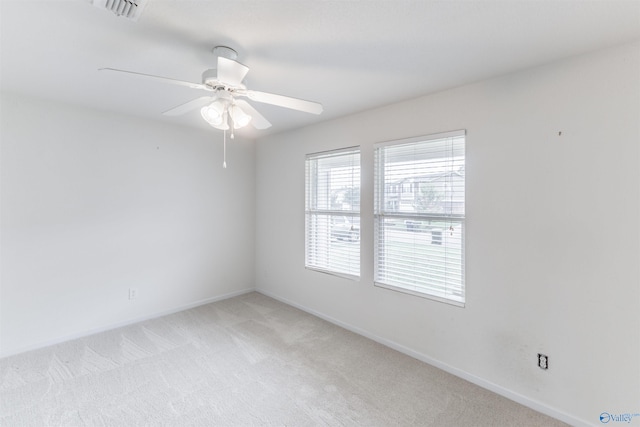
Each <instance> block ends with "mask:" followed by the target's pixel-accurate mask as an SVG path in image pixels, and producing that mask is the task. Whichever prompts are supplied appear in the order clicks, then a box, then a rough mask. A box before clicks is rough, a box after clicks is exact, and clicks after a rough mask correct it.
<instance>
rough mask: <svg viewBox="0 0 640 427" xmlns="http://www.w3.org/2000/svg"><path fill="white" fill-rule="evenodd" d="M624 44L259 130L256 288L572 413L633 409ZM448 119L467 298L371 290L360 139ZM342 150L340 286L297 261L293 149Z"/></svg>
mask: <svg viewBox="0 0 640 427" xmlns="http://www.w3.org/2000/svg"><path fill="white" fill-rule="evenodd" d="M639 52H640V45H638V44H633V45H626V46H622V47H619V48H615V49H610V50H607V51H602V52H597V53H594V54H590V55H585V56H582V57H577V58H572V59H568V60H565V61H563V62H560V63H556V64H550V65H547V66H544V67H540V68H536V69H532V70H527V71H523V72H520V73H516V74H512V75H508V76H504V77H501V78H497V79H493V80H490V81H486V82H481V83H477V84H473V85H468V86H465V87H460V88H457V89H453V90H448V91H445V92H441V93H437V94H434V95H431V96H426V97H421V98H418V99H415V100H411V101H407V102H403V103H399V104H395V105H391V106H387V107H384V108H379V109H375V110H371V111H367V112H364V113H361V114H358V115H354V116H350V117H345V118H342V119H339V120H335V121H330V122H326V123H324V124H320V125H316V126H313V127H308V128H305V129H302V130H298V131H293V132H288V133H284V134H280V135H274V136H271V137H267V138H264V139H261V140H259V141H258V142H257V148H256V150H257V160H256V166H257V175H256V179H257V220H256V223H257V231H256V233H257V243H256V244H257V246H256V254H257V259H256V286H257V288H258V289H259V290H261V291H262V292H265V293H267V294H269V295H272V296H275V297H277V298H280V299H283V300H285V301H288V302H291V303H293V304H294V305H297V306H299V307H302V308H304V309H307V310H309V311H312V312H315V313H318V314H320V315H322V316H324V317H326V318H329V319H332V320H333V321H335V322H338V323H340V324H343V325H346V326H347V327H349V328H351V329H354V330H357V331H359V332H361V333H364V334H366V335H368V336H371V337H374V338H376V339H378V340H380V341H382V342H385V343H387V344H390V345H393V346H395V347H397V348H401V349H403V350H404V351H407V352H409V353H411V354H413V355H415V356H417V357H420V358H422V359H423V360H428V361H431V362H433V363H436V364H438V365H439V366H442V367H445V368H447V369H449V370H450V371H452V372H455V373H457V374H459V375H462V376H464V377H466V378H469V379H471V380H473V381H475V382H477V383H479V384H482V385H484V386H486V387H489V388H493V389H494V390H497V391H499V392H501V393H503V394H505V395H507V396H509V397H511V398H514V399H516V400H519V401H521V402H524V403H526V404H528V405H529V406H532V407H535V408H537V409H539V410H542V411H544V412H547V413H549V414H552V415H554V416H556V417H560V418H563V419H564V420H566V421H569V422H571V423H574V424H581V423H585V424H587V423H588V424H594V425H595V424H600V422H599V414H600V413H602V412H603V411H608V412H610V413H619V412H635V413H640V363H639V361H640V314H639V313H640V285H639V284H640V282H639V279H640V274H639V261H640V227H639V225H640V224H639V223H640V201H639V196H640V179H639V178H640V176H639V170H640V158H639V145H640V129H639V127H640V125H639V123H640V82H639V80H640V66H639V57H640V54H639ZM457 129H466V130H467V167H466V176H467V228H466V242H467V243H466V285H467V304H466V307H465V308H458V307H454V306H451V305H447V304H443V303H438V302H433V301H430V300H427V299H423V298H419V297H414V296H410V295H405V294H402V293H397V292H393V291H389V290H386V289H381V288H376V287H374V286H373V284H372V281H373V249H372V246H373V244H372V243H373V237H372V233H373V216H372V209H373V186H372V175H373V172H372V163H373V162H372V157H373V149H372V144H373V143H375V142H378V141H385V140H392V139H399V138H405V137H411V136H418V135H424V134H431V133H438V132H444V131H451V130H457ZM559 132H561V133H562V135H559ZM358 144H359V145H360V146H361V149H362V198H363V200H362V207H363V212H362V222H361V228H362V237H361V245H362V246H361V247H362V277H361V280H360V281H359V282H356V281H350V280H347V279H343V278H338V277H333V276H330V275H326V274H322V273H318V272H314V271H310V270H305V268H304V214H303V211H304V156H305V154H306V153H310V152H317V151H322V150H329V149H334V148H339V147H346V146H352V145H358ZM538 352H542V353H545V354H547V355H548V356H549V365H550V368H549V370H548V371H543V370H541V369H539V368H538V367H537V353H538ZM638 422H640V417H639V418H638V419H636V420H635V423H638Z"/></svg>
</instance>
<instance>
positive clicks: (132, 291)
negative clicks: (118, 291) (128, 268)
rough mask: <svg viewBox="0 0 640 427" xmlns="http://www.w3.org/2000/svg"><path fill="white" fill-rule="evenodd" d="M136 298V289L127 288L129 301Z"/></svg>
mask: <svg viewBox="0 0 640 427" xmlns="http://www.w3.org/2000/svg"><path fill="white" fill-rule="evenodd" d="M136 298H138V288H129V299H136Z"/></svg>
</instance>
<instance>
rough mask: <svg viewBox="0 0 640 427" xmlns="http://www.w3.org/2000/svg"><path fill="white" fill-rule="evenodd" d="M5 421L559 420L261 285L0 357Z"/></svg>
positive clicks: (0, 415)
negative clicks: (264, 291)
mask: <svg viewBox="0 0 640 427" xmlns="http://www.w3.org/2000/svg"><path fill="white" fill-rule="evenodd" d="M0 380H1V381H2V382H1V384H0V425H2V426H4V427H10V426H38V427H41V426H65V427H66V426H134V425H154V426H155V425H165V426H252V425H253V426H263V425H266V426H316V425H321V426H324V425H328V426H343V425H346V426H355V425H364V426H391V425H421V426H456V427H461V426H492V427H495V426H545V427H546V426H561V425H565V424H563V423H561V422H559V421H557V420H554V419H552V418H549V417H547V416H545V415H542V414H540V413H537V412H535V411H533V410H531V409H528V408H526V407H524V406H522V405H519V404H517V403H515V402H512V401H510V400H508V399H505V398H503V397H500V396H498V395H496V394H494V393H492V392H490V391H487V390H485V389H482V388H480V387H478V386H475V385H473V384H471V383H469V382H467V381H464V380H462V379H460V378H457V377H455V376H452V375H450V374H447V373H445V372H443V371H441V370H439V369H436V368H434V367H432V366H430V365H427V364H425V363H422V362H420V361H418V360H415V359H413V358H411V357H408V356H405V355H403V354H401V353H398V352H396V351H395V350H391V349H389V348H387V347H384V346H382V345H380V344H377V343H375V342H373V341H371V340H369V339H366V338H363V337H361V336H358V335H356V334H353V333H351V332H349V331H346V330H344V329H342V328H339V327H337V326H335V325H332V324H330V323H327V322H325V321H324V320H321V319H318V318H317V317H314V316H311V315H309V314H306V313H304V312H302V311H300V310H297V309H295V308H292V307H290V306H287V305H285V304H282V303H280V302H278V301H275V300H273V299H271V298H269V297H266V296H264V295H261V294H259V293H255V292H254V293H250V294H247V295H243V296H239V297H236V298H231V299H228V300H225V301H220V302H217V303H213V304H209V305H205V306H202V307H198V308H195V309H192V310H188V311H184V312H181V313H177V314H173V315H170V316H166V317H162V318H159V319H154V320H150V321H146V322H142V323H139V324H136V325H132V326H128V327H125V328H120V329H116V330H112V331H108V332H104V333H100V334H97V335H93V336H90V337H86V338H82V339H78V340H74V341H70V342H67V343H63V344H59V345H56V346H52V347H48V348H45V349H41V350H36V351H32V352H28V353H23V354H20V355H16V356H12V357H8V358H4V359H0Z"/></svg>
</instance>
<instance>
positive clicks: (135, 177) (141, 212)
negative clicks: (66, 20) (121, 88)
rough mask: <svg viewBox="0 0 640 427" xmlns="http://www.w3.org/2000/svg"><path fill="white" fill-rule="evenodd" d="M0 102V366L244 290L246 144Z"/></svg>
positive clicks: (250, 212) (9, 98) (251, 203)
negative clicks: (10, 357) (5, 359)
mask: <svg viewBox="0 0 640 427" xmlns="http://www.w3.org/2000/svg"><path fill="white" fill-rule="evenodd" d="M1 101H2V103H1V107H2V116H1V120H2V121H1V134H0V136H1V141H2V151H1V155H2V156H1V169H2V170H1V171H2V175H1V177H2V192H1V194H2V199H1V200H2V210H1V214H2V216H1V219H2V228H1V232H2V234H1V238H2V239H1V249H2V273H1V278H2V282H1V285H2V286H1V288H0V289H1V295H0V297H1V312H0V313H1V316H0V325H1V329H0V355H7V354H11V353H15V352H19V351H22V350H25V349H29V348H35V347H38V346H41V345H44V344H48V343H52V342H56V341H59V340H62V339H66V338H69V337H74V336H79V335H82V334H84V333H86V332H92V331H96V330H100V329H103V328H109V327H112V326H114V325H118V324H124V323H127V322H131V321H133V320H135V319H141V318H145V317H149V316H154V315H157V314H160V313H165V312H170V311H174V310H177V309H180V308H182V307H186V306H190V305H194V304H198V303H201V302H204V301H208V300H212V299H216V298H218V297H221V296H226V295H229V294H235V293H238V292H241V291H243V290H247V289H252V288H253V286H254V284H253V282H254V278H253V266H254V251H253V242H254V238H255V233H254V231H255V230H254V214H255V172H254V171H255V167H254V166H255V165H254V160H255V150H254V144H253V143H252V142H250V141H241V140H239V139H236V140H235V141H234V142H233V144H230V145H229V147H228V160H227V163H228V165H229V167H228V168H227V169H222V141H221V134H220V133H218V132H205V131H200V130H194V129H189V128H185V127H177V126H170V125H167V124H162V123H160V122H155V121H147V120H142V119H137V118H132V117H127V116H121V115H117V114H113V113H105V112H100V111H92V110H87V109H83V108H80V107H73V106H68V105H64V104H59V103H51V102H46V101H41V100H35V99H26V98H22V97H17V96H13V95H8V94H2V98H1ZM216 137H217V138H216ZM130 287H136V288H138V291H139V295H138V298H137V299H136V300H133V301H129V300H128V289H129V288H130Z"/></svg>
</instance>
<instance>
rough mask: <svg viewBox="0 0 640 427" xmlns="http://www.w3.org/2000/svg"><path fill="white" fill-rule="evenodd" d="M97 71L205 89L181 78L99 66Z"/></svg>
mask: <svg viewBox="0 0 640 427" xmlns="http://www.w3.org/2000/svg"><path fill="white" fill-rule="evenodd" d="M98 71H115V72H117V73H127V74H133V75H134V76H137V77H144V78H147V79H153V80H157V81H160V82H162V83H170V84H174V85H180V86H186V87H190V88H192V89H207V87H206V86H205V85H203V84H201V83H192V82H185V81H183V80H176V79H170V78H167V77H160V76H154V75H151V74H143V73H137V72H135V71H127V70H118V69H116V68H99V69H98Z"/></svg>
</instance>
